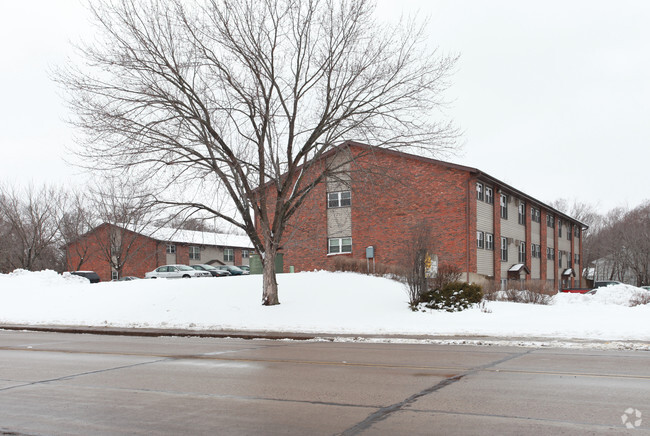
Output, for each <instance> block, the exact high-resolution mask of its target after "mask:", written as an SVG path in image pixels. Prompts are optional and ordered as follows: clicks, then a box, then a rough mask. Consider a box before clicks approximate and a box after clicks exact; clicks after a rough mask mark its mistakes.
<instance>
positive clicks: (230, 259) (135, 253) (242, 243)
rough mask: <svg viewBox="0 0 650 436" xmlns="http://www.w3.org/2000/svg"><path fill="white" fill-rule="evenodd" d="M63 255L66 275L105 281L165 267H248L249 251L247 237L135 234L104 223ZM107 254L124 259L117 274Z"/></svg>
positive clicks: (160, 231) (163, 231)
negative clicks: (84, 273)
mask: <svg viewBox="0 0 650 436" xmlns="http://www.w3.org/2000/svg"><path fill="white" fill-rule="evenodd" d="M111 241H112V242H111ZM65 252H66V265H67V269H68V271H75V270H92V271H95V272H97V274H99V277H100V279H101V280H102V281H108V280H111V279H116V278H118V277H124V276H136V277H144V274H145V273H146V272H149V271H152V270H154V269H155V268H157V267H159V266H160V265H165V264H184V265H195V264H211V265H248V260H249V255H250V254H252V252H253V248H252V245H251V243H250V240H249V239H248V237H247V236H239V235H230V234H224V233H211V232H197V231H190V230H178V229H170V228H143V229H139V230H138V231H137V232H136V231H131V230H128V229H125V228H123V227H119V226H115V225H112V224H108V223H104V224H102V225H100V226H97V227H95V228H94V229H93V230H91V231H90V232H88V233H86V234H85V235H83V236H82V237H81V238H79V239H78V240H77V241H75V242H72V243H70V244H68V245H66V247H65ZM111 252H112V253H113V254H114V253H117V252H121V253H122V257H123V259H125V261H124V267H123V268H122V271H121V274H119V273H118V271H116V270H115V269H114V268H112V267H111V264H110V263H109V261H108V255H109V254H108V253H111Z"/></svg>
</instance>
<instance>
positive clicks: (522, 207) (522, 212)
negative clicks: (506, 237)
mask: <svg viewBox="0 0 650 436" xmlns="http://www.w3.org/2000/svg"><path fill="white" fill-rule="evenodd" d="M518 210H519V215H518V222H519V224H521V225H524V226H525V225H526V203H524V202H523V201H519V208H518Z"/></svg>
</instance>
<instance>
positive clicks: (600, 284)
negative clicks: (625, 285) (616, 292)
mask: <svg viewBox="0 0 650 436" xmlns="http://www.w3.org/2000/svg"><path fill="white" fill-rule="evenodd" d="M620 284H621V282H619V281H618V280H603V281H600V282H596V283H594V289H596V288H602V287H604V286H610V285H620Z"/></svg>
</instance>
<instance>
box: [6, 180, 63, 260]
mask: <svg viewBox="0 0 650 436" xmlns="http://www.w3.org/2000/svg"><path fill="white" fill-rule="evenodd" d="M61 202H62V195H61V192H60V191H59V190H57V189H55V188H50V187H46V186H43V187H41V188H34V187H33V186H29V187H27V188H23V189H20V188H15V187H9V186H4V185H3V186H0V235H1V236H2V244H0V245H2V248H0V267H1V268H2V271H3V272H10V271H13V270H14V269H16V268H22V269H27V270H39V269H44V268H56V269H58V268H60V265H61V264H62V258H61V256H60V250H59V249H58V247H57V243H58V242H59V238H58V237H59V232H58V230H59V229H58V215H57V207H58V205H59V204H60V203H61Z"/></svg>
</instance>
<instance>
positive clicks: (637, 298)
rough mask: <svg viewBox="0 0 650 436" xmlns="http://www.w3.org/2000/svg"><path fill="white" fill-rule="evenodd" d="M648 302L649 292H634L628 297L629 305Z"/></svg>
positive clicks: (639, 304) (649, 301)
mask: <svg viewBox="0 0 650 436" xmlns="http://www.w3.org/2000/svg"><path fill="white" fill-rule="evenodd" d="M644 304H650V292H636V293H635V294H634V296H633V297H632V299H630V307H634V306H641V305H644Z"/></svg>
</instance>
